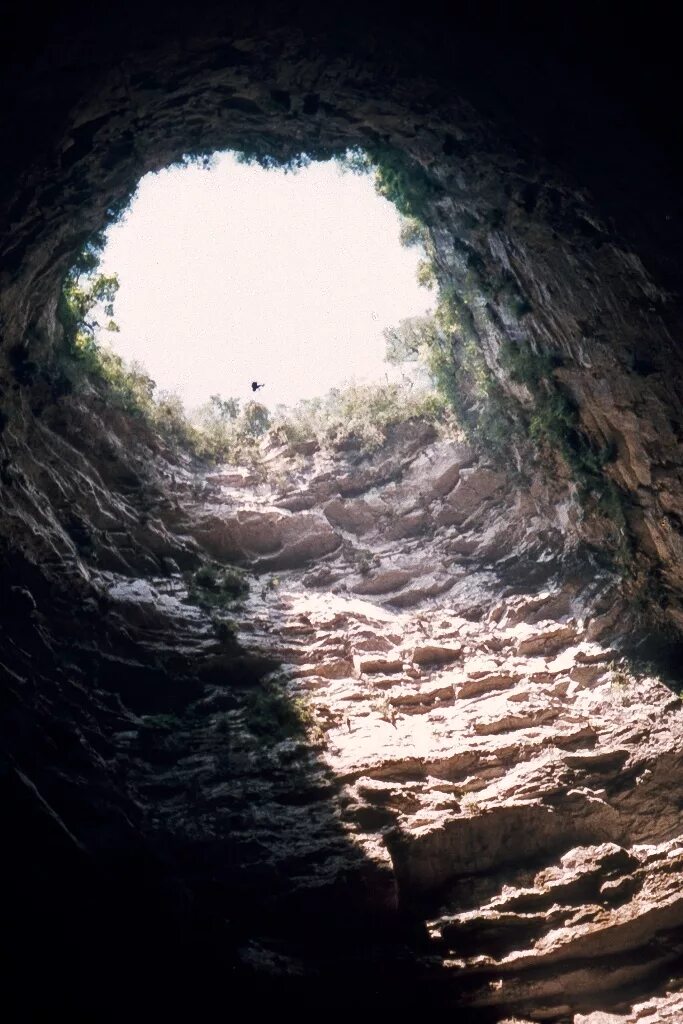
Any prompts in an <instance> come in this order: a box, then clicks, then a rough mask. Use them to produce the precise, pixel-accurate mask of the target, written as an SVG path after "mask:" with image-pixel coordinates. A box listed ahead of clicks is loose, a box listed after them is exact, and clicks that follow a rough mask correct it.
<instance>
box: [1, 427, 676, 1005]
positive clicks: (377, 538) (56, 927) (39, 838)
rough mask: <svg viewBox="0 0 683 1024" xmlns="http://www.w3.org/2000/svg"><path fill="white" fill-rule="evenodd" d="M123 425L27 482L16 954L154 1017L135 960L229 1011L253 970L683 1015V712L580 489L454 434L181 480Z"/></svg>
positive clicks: (53, 987)
mask: <svg viewBox="0 0 683 1024" xmlns="http://www.w3.org/2000/svg"><path fill="white" fill-rule="evenodd" d="M41 429H42V428H41ZM92 436H94V435H92V434H89V435H82V434H79V439H78V445H79V446H80V447H72V446H70V445H71V442H67V441H66V440H65V439H64V438H63V437H60V436H59V435H57V434H54V433H53V434H48V433H45V437H43V434H42V433H40V434H37V435H36V438H35V443H34V445H33V447H32V448H31V449H27V450H26V454H25V456H24V459H25V462H24V463H23V464H21V463H19V464H17V465H16V468H14V469H13V474H14V476H13V483H12V485H11V486H10V487H8V488H7V490H6V501H5V512H6V513H7V515H8V516H9V517H10V519H11V522H12V523H13V524H14V529H15V530H19V528H20V527H23V526H25V527H26V529H25V533H26V536H27V537H30V538H32V539H31V540H30V541H27V542H26V546H25V550H26V552H27V554H26V556H24V557H23V560H22V557H20V556H16V557H15V558H14V560H13V561H11V560H7V559H6V564H5V565H4V569H3V588H4V589H3V592H2V593H3V601H4V607H5V609H6V611H7V613H8V614H7V615H6V616H4V617H3V620H2V623H1V624H0V630H1V631H2V651H3V654H2V664H1V665H0V668H2V670H3V676H4V678H5V681H6V685H5V689H4V691H3V693H4V696H3V701H4V703H3V711H2V717H1V718H0V725H1V727H2V744H3V751H4V753H3V762H2V766H3V770H2V773H0V785H1V787H2V791H3V793H4V794H5V796H6V798H7V799H6V804H7V806H8V807H9V808H10V809H11V808H15V810H16V814H15V817H14V819H13V820H16V821H17V822H20V823H22V824H21V827H15V828H14V829H13V830H11V831H8V838H7V841H6V846H5V852H6V853H7V852H8V853H9V856H10V858H11V862H12V864H13V867H12V869H11V871H10V873H9V875H8V877H9V878H11V879H12V889H11V893H10V900H9V904H10V910H9V918H8V920H9V921H10V922H11V925H10V927H9V934H10V936H11V941H10V942H9V945H8V955H9V956H11V957H14V958H15V959H16V961H17V963H18V965H19V966H18V968H17V971H18V972H19V973H17V975H16V976H17V977H18V978H20V977H22V975H21V973H20V972H21V971H23V970H25V965H26V964H30V963H32V962H33V961H34V960H35V959H36V958H38V960H39V961H40V962H41V963H42V962H45V963H48V962H49V963H50V972H51V974H50V981H49V984H48V982H47V981H45V980H44V982H43V986H42V989H37V990H36V992H37V993H38V994H39V997H40V998H41V999H43V1001H44V1007H46V1008H47V1009H49V1010H50V1011H52V1010H54V1008H55V1006H58V1005H61V1004H60V1003H59V999H58V998H57V996H56V995H55V992H57V991H60V990H63V994H64V1005H65V1006H66V1005H69V1006H71V1003H69V1002H68V1000H69V998H71V996H70V993H71V994H73V990H74V988H76V989H77V990H78V991H79V992H81V993H83V991H86V996H84V997H83V998H84V999H85V1000H86V1003H87V1000H88V999H90V1000H91V1001H92V1005H93V1006H95V1007H97V1010H96V1012H95V1011H93V1012H95V1016H94V1017H93V1015H92V1013H90V1011H88V1012H86V1014H85V1016H84V1018H83V1019H98V1017H97V1015H98V1014H99V1019H102V1020H104V1019H107V1020H108V1019H112V1020H113V1019H120V1013H123V1012H124V1010H125V1007H126V1006H127V1005H128V1001H129V998H130V997H129V996H126V994H125V993H126V991H127V990H126V989H125V986H124V987H123V988H122V984H123V983H122V979H124V978H125V979H127V981H126V983H127V984H129V985H130V986H131V988H132V989H134V990H135V991H138V990H139V989H140V988H141V987H146V990H147V996H148V1004H149V1005H147V1004H146V1008H143V1004H142V1003H136V1006H137V1011H139V1014H143V1009H144V1015H145V1019H149V1014H150V1013H151V1014H154V1013H158V1012H160V1010H159V1007H160V1005H162V1003H160V1000H162V1001H163V1000H164V999H165V1000H166V1002H165V1003H163V1006H164V1012H169V1013H171V1015H172V1014H173V1012H175V1011H176V1010H178V1007H179V1006H180V1005H181V1001H180V995H179V994H178V993H179V991H180V990H179V989H178V992H176V990H175V988H167V985H168V982H167V980H166V979H167V978H168V976H169V972H170V973H171V974H172V975H173V976H174V977H175V979H176V980H175V985H176V986H180V985H182V986H184V989H183V990H184V999H185V1003H184V1004H182V1005H184V1006H185V1012H187V1013H194V1014H195V1016H196V1015H197V1014H199V1017H198V1019H203V1018H202V1013H204V1016H206V1014H208V1013H209V1009H206V1011H205V1012H204V1011H203V1010H201V1009H198V1002H197V1000H198V998H199V995H198V993H200V994H201V995H202V997H203V999H204V1002H205V1007H209V1008H210V1007H213V1006H214V1005H215V1004H216V999H217V998H218V995H219V994H220V992H222V991H223V988H224V986H225V985H226V984H228V983H229V985H230V986H231V988H230V991H231V992H235V991H237V989H236V986H242V987H241V988H240V989H239V990H240V991H242V992H246V993H248V997H249V999H250V1000H251V1001H252V1004H253V1006H254V1007H257V1006H258V1005H260V1004H261V1003H262V1004H263V1008H265V1007H267V1006H273V1005H279V1004H280V1003H283V1001H284V1003H283V1005H284V1004H288V1005H293V1006H297V1007H298V1008H299V1010H301V1011H302V1012H303V1010H304V1009H306V1010H307V1011H310V1012H315V1011H316V1008H317V1009H318V1010H319V1008H320V1005H321V1000H322V1001H323V1002H324V1001H325V1000H327V1001H329V999H330V993H333V996H334V1001H335V1003H336V1004H338V1005H339V1006H342V1004H343V1005H344V1007H345V1008H346V1009H347V1010H349V1011H352V1010H353V1009H354V1008H357V1006H358V1005H360V1004H362V1005H363V1006H365V1007H373V1008H374V1009H375V1010H380V1009H382V1008H384V1009H387V1008H388V1007H391V1008H393V1011H395V1012H398V1013H400V1012H401V1011H403V1010H405V1009H406V1008H407V1007H412V1008H413V1009H415V1010H416V1011H417V1010H419V1009H422V1010H424V1008H425V1007H426V1006H430V1007H434V1008H439V1009H443V1010H446V1011H449V1012H451V1011H456V1010H457V1013H458V1015H459V1019H461V1020H471V1021H473V1022H481V1024H488V1022H494V1021H495V1022H497V1021H502V1020H505V1019H507V1020H516V1021H527V1020H529V1021H543V1020H548V1021H551V1022H555V1024H560V1022H561V1024H635V1022H636V1021H638V1022H641V1021H650V1020H651V1021H653V1024H654V1022H655V1021H658V1020H662V1021H676V1020H679V1019H681V1012H682V1010H681V1008H682V1006H683V1004H682V1003H681V999H682V997H683V996H682V991H683V990H682V988H681V986H683V974H681V962H682V961H683V955H682V954H683V895H682V893H683V890H682V888H681V879H682V877H683V797H682V796H681V793H682V792H683V785H682V784H683V704H682V703H681V700H680V698H679V697H678V695H677V692H676V690H677V685H676V684H675V683H674V682H673V681H672V679H671V678H670V677H667V682H666V683H665V682H664V681H663V679H662V677H661V676H660V673H659V669H658V667H657V664H656V663H654V662H653V663H651V664H647V663H645V662H644V661H643V659H642V658H641V659H640V660H639V661H634V660H633V659H630V660H629V659H627V658H626V657H625V650H624V648H623V642H624V639H625V637H626V636H627V634H628V633H629V631H631V630H632V625H631V624H632V619H629V618H628V615H627V612H626V607H625V605H624V604H623V603H622V600H621V598H620V588H619V580H618V578H617V577H616V576H615V575H614V573H613V572H611V571H610V570H609V569H608V568H606V567H605V566H604V565H602V564H601V563H600V561H599V558H598V556H597V555H596V554H595V553H594V552H593V553H592V552H591V551H589V550H587V549H580V548H576V547H575V548H573V549H572V548H571V542H570V538H571V537H572V536H576V531H573V530H570V529H568V528H567V525H568V524H571V523H573V522H575V521H576V519H577V517H578V516H580V510H579V509H578V506H576V505H575V504H573V503H571V502H569V503H567V502H565V503H564V504H561V503H555V504H553V502H552V501H550V500H549V493H550V492H549V490H548V488H547V487H546V488H545V489H544V488H543V487H542V486H541V485H540V484H539V483H538V482H537V481H536V482H534V481H524V480H521V479H520V478H519V477H517V476H516V475H515V474H513V473H511V472H505V471H503V470H502V469H501V468H500V467H498V468H496V467H494V466H493V465H489V464H487V463H486V462H485V461H482V459H481V458H480V457H478V456H476V455H475V453H474V452H473V451H472V450H471V449H470V448H469V447H468V446H467V445H465V444H463V443H462V442H461V441H459V440H457V439H455V438H449V437H439V436H437V435H436V433H435V431H434V429H433V428H432V427H429V426H428V425H425V424H410V425H409V427H407V428H401V429H399V430H398V431H396V432H395V433H394V435H393V436H392V437H391V438H390V440H389V442H388V443H387V444H386V445H385V446H384V447H383V448H381V449H379V450H378V451H376V452H375V453H371V454H370V455H367V454H362V453H359V452H354V451H347V452H337V453H336V454H334V455H331V454H329V453H327V454H326V453H323V452H315V451H312V450H310V448H309V449H308V450H299V451H298V452H296V451H292V450H290V449H288V448H284V447H279V448H278V447H274V448H272V449H271V451H270V452H269V453H268V454H267V455H266V458H265V467H261V469H259V470H258V471H251V470H245V469H236V468H234V467H232V468H231V467H227V466H225V467H221V468H220V469H219V470H216V471H213V472H203V473H200V474H199V475H198V474H197V472H196V470H193V468H192V466H191V465H190V464H189V463H188V462H187V461H186V462H184V463H182V462H178V460H177V459H176V460H175V461H174V460H173V459H172V458H170V457H169V459H167V460H166V461H164V460H163V459H161V458H160V457H159V455H158V454H157V456H156V457H155V461H154V467H155V468H154V472H155V474H156V477H155V478H154V479H147V477H146V476H145V473H146V472H148V467H149V466H150V465H151V463H149V460H147V463H146V462H145V458H144V452H143V453H142V455H140V457H139V458H138V457H136V458H137V461H136V462H133V461H131V460H132V456H131V455H128V454H126V456H125V457H126V459H127V460H128V461H127V462H126V461H122V460H123V455H122V454H121V452H123V451H124V449H121V452H119V454H118V455H117V453H116V451H113V452H112V453H110V454H109V456H108V458H107V459H104V457H103V456H101V454H98V453H93V452H90V451H89V450H87V444H89V443H90V442H89V441H88V438H89V437H92ZM106 436H107V434H106V431H105V430H103V431H102V434H101V435H100V437H105V438H106ZM112 436H113V435H112ZM97 443H98V444H100V445H101V443H102V442H100V441H98V442H97ZM84 446H85V447H86V454H85V456H84V455H83V449H84ZM132 450H133V449H131V451H132ZM98 452H99V449H98ZM75 459H78V464H79V466H81V474H80V476H79V480H80V484H79V485H78V486H74V487H72V489H71V490H69V489H68V486H70V485H68V480H69V479H70V478H69V476H68V474H67V473H66V470H65V467H66V466H67V465H68V463H69V462H73V461H74V460H75ZM26 460H29V461H30V465H29V461H26ZM94 465H97V466H98V467H99V470H98V471H95V470H94V469H93V466H94ZM38 469H39V470H40V474H41V475H40V480H41V487H42V491H38V490H37V489H36V488H35V486H30V485H29V482H28V481H29V480H31V479H33V477H35V475H36V473H37V472H38ZM46 496H47V497H46ZM48 499H49V500H48ZM60 502H61V505H60V504H59V503H60ZM52 503H54V504H52ZM142 505H144V509H143V514H140V508H141V507H142ZM62 506H64V507H66V508H68V511H69V519H68V522H67V526H68V529H67V528H65V526H64V523H63V517H62V518H60V513H59V509H61V508H62ZM52 508H56V509H57V514H54V513H53V512H52V511H51V509H52ZM33 548H35V549H36V550H37V551H38V552H39V553H42V566H41V568H40V569H38V568H36V567H33V568H31V567H30V565H29V561H28V559H29V555H30V552H31V551H32V550H33ZM235 564H239V565H240V566H241V567H242V569H241V572H242V573H243V574H244V576H243V579H244V580H246V581H247V582H248V584H249V586H248V592H247V590H246V588H245V586H244V582H243V580H242V577H238V576H237V575H236V573H235V570H234V569H233V568H230V566H234V565H235ZM202 566H203V568H201V567H202ZM202 574H203V575H202ZM65 579H66V580H68V584H69V585H68V588H67V590H65V589H64V580H65ZM60 580H61V582H60ZM655 653H656V652H655ZM7 801H9V803H7ZM12 813H13V814H14V811H12ZM45 851H49V858H48V861H45ZM34 864H35V865H37V866H36V867H34V866H32V865H34ZM47 864H49V867H47V866H46V865H47ZM38 878H40V879H41V880H40V883H38V882H37V879H38ZM27 908H29V909H27ZM30 908H32V909H30ZM131 922H132V923H131ZM65 923H66V924H68V928H67V932H68V933H69V934H70V936H71V938H70V939H69V942H66V941H65V939H64V935H65V931H64V929H65V927H66V924H65ZM69 929H70V931H69ZM91 935H92V936H96V937H98V938H97V941H92V942H91V941H90V940H89V938H88V937H89V936H91ZM70 943H74V945H70ZM43 947H44V950H43V953H44V955H43V953H41V949H43ZM103 949H104V952H103ZM74 950H76V952H74ZM74 971H75V972H76V974H75V975H74V973H73V972H74ZM155 972H156V973H155ZM113 978H115V979H116V980H112V979H113ZM155 979H156V980H155ZM226 979H227V980H226ZM17 984H18V988H19V997H18V998H19V1000H20V1002H21V1003H22V1005H23V1004H24V1003H25V1000H26V992H27V991H28V990H27V987H26V985H25V984H23V983H21V982H18V983H17ZM27 984H28V983H27ZM60 987H61V988H60ZM103 991H108V992H110V993H119V997H120V1004H116V1003H115V1001H112V1000H114V996H113V995H111V994H110V996H109V1003H108V1005H109V1006H110V1010H111V1015H110V1017H107V1016H106V1014H105V1015H104V1016H103V1013H104V1011H103V1008H102V1003H101V993H102V992H103ZM41 993H42V994H41ZM40 1005H41V1006H42V1005H43V1003H41V1004H40ZM87 1005H90V1004H89V1003H87ZM137 1011H136V1012H137ZM125 1012H129V1011H125ZM88 1013H90V1016H88ZM11 1019H14V1018H11ZM16 1019H24V1018H20V1017H17V1018H16ZM32 1019H35V1018H32ZM207 1019H208V1018H207Z"/></svg>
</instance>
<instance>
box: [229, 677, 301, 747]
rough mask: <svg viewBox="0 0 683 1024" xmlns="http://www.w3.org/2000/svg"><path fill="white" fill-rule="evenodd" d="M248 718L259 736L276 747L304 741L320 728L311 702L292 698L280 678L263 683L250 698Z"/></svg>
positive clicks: (253, 730) (246, 714)
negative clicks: (276, 745)
mask: <svg viewBox="0 0 683 1024" xmlns="http://www.w3.org/2000/svg"><path fill="white" fill-rule="evenodd" d="M244 716H245V722H246V724H247V726H248V727H249V730H250V731H251V732H252V733H253V734H254V735H255V736H257V737H259V738H260V739H264V740H269V741H271V742H273V743H278V742H281V741H282V740H286V739H303V738H304V737H305V736H306V735H307V732H308V731H309V730H310V729H315V726H316V724H317V723H316V721H315V716H314V715H313V713H312V711H311V709H310V707H309V706H308V703H307V701H305V700H304V699H303V698H294V699H292V698H291V697H289V696H288V695H287V693H286V691H285V688H284V683H283V682H282V680H280V679H277V678H275V679H270V680H263V681H262V682H261V683H259V685H258V687H257V688H256V689H254V690H252V691H250V692H249V693H248V694H247V695H246V698H245V702H244Z"/></svg>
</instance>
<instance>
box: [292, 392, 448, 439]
mask: <svg viewBox="0 0 683 1024" xmlns="http://www.w3.org/2000/svg"><path fill="white" fill-rule="evenodd" d="M444 417H445V408H444V403H443V401H442V400H441V399H440V398H439V396H438V395H435V394H434V393H433V392H432V391H431V390H427V389H425V388H418V387H414V386H409V385H405V384H388V383H387V384H351V385H348V386H347V387H345V388H343V389H333V390H332V391H330V392H329V394H328V395H327V396H326V397H325V398H315V399H309V400H306V401H302V402H299V403H298V404H297V405H296V406H294V408H292V409H282V410H280V415H279V417H278V418H276V420H275V422H274V429H276V430H277V431H278V433H279V434H280V435H281V437H282V438H283V439H284V440H285V441H287V442H288V443H289V444H297V443H301V442H303V441H311V440H314V441H316V442H317V443H318V444H319V445H320V446H321V447H323V448H333V449H334V448H337V449H339V448H357V449H359V450H361V451H366V452H371V451H375V450H376V449H377V448H380V447H381V446H382V445H383V444H384V443H385V441H386V439H387V435H388V432H389V430H390V429H391V428H392V427H393V426H395V425H397V424H399V423H404V422H406V421H408V420H412V419H427V420H430V421H443V420H444Z"/></svg>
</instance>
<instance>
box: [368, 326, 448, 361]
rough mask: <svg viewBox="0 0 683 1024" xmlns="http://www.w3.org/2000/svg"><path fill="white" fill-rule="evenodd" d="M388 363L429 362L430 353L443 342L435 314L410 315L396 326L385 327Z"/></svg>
mask: <svg viewBox="0 0 683 1024" xmlns="http://www.w3.org/2000/svg"><path fill="white" fill-rule="evenodd" d="M383 333H384V340H385V342H386V350H385V356H384V358H385V359H386V361H387V362H388V363H392V364H393V365H400V364H401V363H414V362H418V361H419V362H422V363H424V364H427V363H428V362H429V358H428V357H429V353H430V352H431V351H433V349H434V348H436V347H438V346H439V344H440V342H442V340H443V339H442V332H441V330H440V329H439V326H438V324H437V322H436V320H435V318H434V317H433V316H429V315H428V316H409V317H406V319H405V320H401V321H400V323H399V324H397V325H396V327H386V328H385V329H384V332H383Z"/></svg>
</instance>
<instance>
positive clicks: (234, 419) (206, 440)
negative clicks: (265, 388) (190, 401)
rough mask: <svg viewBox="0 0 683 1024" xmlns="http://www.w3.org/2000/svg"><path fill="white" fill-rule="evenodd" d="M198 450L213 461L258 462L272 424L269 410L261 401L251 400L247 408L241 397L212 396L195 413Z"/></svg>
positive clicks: (196, 446) (195, 443) (195, 438)
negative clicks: (264, 440) (224, 397)
mask: <svg viewBox="0 0 683 1024" xmlns="http://www.w3.org/2000/svg"><path fill="white" fill-rule="evenodd" d="M193 423H194V426H195V428H196V435H195V437H194V449H195V451H196V452H197V454H198V455H200V456H201V457H203V458H206V459H209V460H210V461H213V462H234V463H238V464H240V465H248V464H252V465H255V464H258V463H259V461H260V459H261V449H260V443H259V442H260V440H261V438H262V437H263V435H264V434H265V433H266V432H267V431H268V429H269V428H270V426H271V416H270V413H269V412H268V409H266V407H265V406H264V405H261V403H260V402H254V401H251V402H247V403H246V404H245V406H244V408H243V409H241V408H240V401H239V399H237V398H227V399H222V398H220V396H218V395H212V396H211V398H210V400H209V402H208V403H206V404H205V405H203V406H201V408H199V409H198V410H197V411H196V412H195V414H194V416H193Z"/></svg>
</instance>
